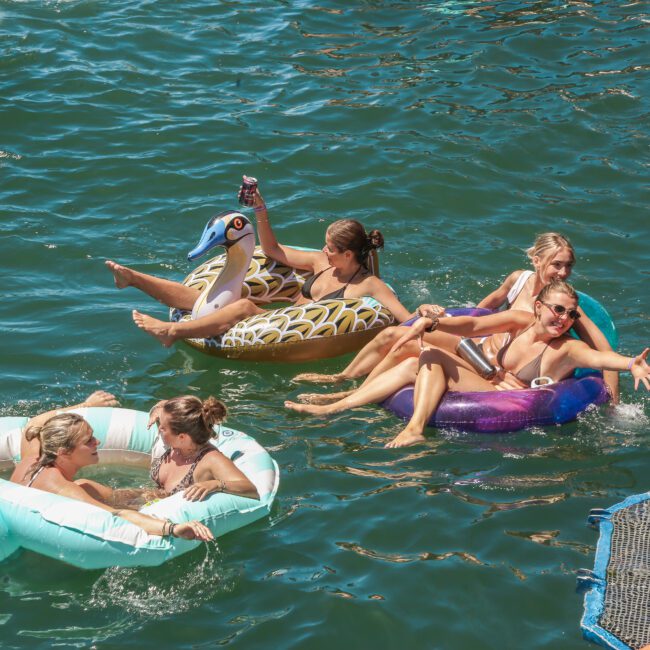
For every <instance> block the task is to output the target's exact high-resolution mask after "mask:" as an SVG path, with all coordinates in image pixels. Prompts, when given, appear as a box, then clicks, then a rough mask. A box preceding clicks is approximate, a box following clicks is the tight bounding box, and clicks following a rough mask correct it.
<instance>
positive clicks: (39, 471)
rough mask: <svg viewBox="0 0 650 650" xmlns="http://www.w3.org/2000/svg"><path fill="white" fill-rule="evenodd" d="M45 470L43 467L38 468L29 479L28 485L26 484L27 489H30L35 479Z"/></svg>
mask: <svg viewBox="0 0 650 650" xmlns="http://www.w3.org/2000/svg"><path fill="white" fill-rule="evenodd" d="M44 469H45V465H43V467H39V468H38V470H37V471H36V473H35V474H34V476H32V478H30V479H29V483H28V484H27V487H32V483H33V482H34V481H35V480H36V477H37V476H38V475H39V474H40V473H41V472H42V471H43V470H44Z"/></svg>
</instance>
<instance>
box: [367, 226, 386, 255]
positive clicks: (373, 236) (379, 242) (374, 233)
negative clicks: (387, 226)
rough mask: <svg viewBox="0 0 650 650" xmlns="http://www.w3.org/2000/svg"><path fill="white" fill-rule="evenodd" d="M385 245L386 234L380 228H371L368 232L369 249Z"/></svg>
mask: <svg viewBox="0 0 650 650" xmlns="http://www.w3.org/2000/svg"><path fill="white" fill-rule="evenodd" d="M383 247H384V236H383V235H382V234H381V232H380V231H379V230H371V231H370V232H369V233H368V250H375V249H377V248H383Z"/></svg>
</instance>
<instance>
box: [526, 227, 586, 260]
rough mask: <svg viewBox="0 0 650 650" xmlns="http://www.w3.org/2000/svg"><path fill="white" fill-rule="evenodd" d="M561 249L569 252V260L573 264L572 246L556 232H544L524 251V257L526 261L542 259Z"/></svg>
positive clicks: (574, 256) (574, 252)
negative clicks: (526, 258)
mask: <svg viewBox="0 0 650 650" xmlns="http://www.w3.org/2000/svg"><path fill="white" fill-rule="evenodd" d="M562 248H566V249H568V250H569V252H570V253H571V258H572V260H573V262H575V261H576V251H575V248H573V244H572V243H571V242H570V241H569V240H568V239H567V238H566V237H563V236H562V235H559V234H558V233H556V232H544V233H542V234H541V235H537V237H536V238H535V243H534V244H533V245H532V246H531V247H530V248H528V249H527V250H526V255H527V256H528V259H529V260H531V261H532V259H533V258H534V257H539V258H544V257H547V256H548V255H550V254H551V253H554V252H557V251H559V250H561V249H562Z"/></svg>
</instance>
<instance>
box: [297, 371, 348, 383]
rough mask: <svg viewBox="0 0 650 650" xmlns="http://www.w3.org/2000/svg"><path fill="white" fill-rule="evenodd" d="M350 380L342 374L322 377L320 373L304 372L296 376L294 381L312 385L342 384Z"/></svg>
mask: <svg viewBox="0 0 650 650" xmlns="http://www.w3.org/2000/svg"><path fill="white" fill-rule="evenodd" d="M348 379H349V378H348V377H346V376H345V375H344V374H343V373H340V372H339V373H337V374H335V375H322V374H321V373H319V372H303V373H301V374H299V375H296V376H295V377H294V378H293V381H306V382H309V383H310V384H340V383H341V382H343V381H347V380H348Z"/></svg>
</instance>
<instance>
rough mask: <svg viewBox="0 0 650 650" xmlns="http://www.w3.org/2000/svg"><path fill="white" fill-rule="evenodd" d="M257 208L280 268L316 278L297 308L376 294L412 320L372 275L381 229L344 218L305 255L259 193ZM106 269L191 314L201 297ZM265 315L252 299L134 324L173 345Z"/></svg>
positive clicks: (136, 315)
mask: <svg viewBox="0 0 650 650" xmlns="http://www.w3.org/2000/svg"><path fill="white" fill-rule="evenodd" d="M253 205H254V208H255V215H256V220H257V233H258V236H259V240H260V243H261V245H262V250H263V251H264V253H265V254H266V255H267V256H268V257H270V258H272V259H274V260H276V261H277V262H279V263H280V264H284V265H286V266H290V267H293V268H295V269H300V270H302V271H306V272H307V273H312V274H313V276H312V278H310V279H309V280H307V282H306V283H305V284H304V286H303V288H302V296H301V297H300V298H299V299H298V301H297V302H296V304H297V305H304V304H307V303H310V302H316V301H319V300H327V299H332V298H360V297H362V296H370V297H372V298H375V299H376V300H378V301H379V302H380V303H382V304H383V305H384V306H385V307H386V308H387V309H388V310H389V311H390V312H392V314H393V316H394V317H395V320H397V321H399V322H401V321H405V320H407V319H408V318H409V317H410V316H411V314H410V313H409V311H408V310H407V309H406V308H405V307H404V306H403V305H402V304H401V303H400V301H399V300H398V299H397V297H396V296H395V294H394V293H393V292H392V291H391V289H390V288H389V287H388V286H387V285H386V284H385V283H384V282H383V281H382V280H380V279H379V278H378V277H376V276H374V275H372V273H370V271H369V270H368V268H367V266H366V263H367V260H368V255H369V253H370V251H372V250H374V249H377V248H381V247H382V246H383V245H384V239H383V237H382V235H381V233H380V232H379V231H378V230H373V231H371V232H370V233H369V234H368V233H366V231H365V229H364V227H363V225H362V224H360V223H359V222H358V221H355V220H353V219H341V220H339V221H335V222H334V223H333V224H332V225H331V226H329V228H328V229H327V231H326V233H325V246H324V247H323V249H322V251H303V250H298V249H296V248H291V247H290V246H284V245H282V244H279V243H278V241H277V239H276V238H275V234H274V233H273V229H272V228H271V224H270V222H269V216H268V212H267V209H266V205H265V203H264V200H263V199H262V196H261V194H260V193H259V191H257V190H256V192H255V195H254V203H253ZM106 265H107V266H108V268H109V269H110V270H111V271H112V272H113V275H114V277H115V286H116V287H117V288H118V289H123V288H125V287H136V288H137V289H140V290H141V291H143V292H144V293H146V294H147V295H149V296H151V297H152V298H155V299H156V300H158V301H160V302H162V303H164V304H165V305H167V306H168V307H174V308H176V309H182V310H186V311H191V310H192V307H193V306H194V303H195V301H196V299H197V298H198V295H199V293H198V292H197V290H196V289H193V288H191V287H187V286H185V285H183V284H181V283H179V282H172V281H170V280H164V279H162V278H158V277H155V276H153V275H147V274H146V273H139V272H138V271H135V270H133V269H131V268H129V267H126V266H122V265H120V264H116V263H115V262H112V261H110V260H109V261H107V262H106ZM263 311H264V310H262V309H261V308H260V307H259V306H258V305H257V304H255V302H253V301H252V300H249V299H248V298H241V299H239V300H237V301H235V302H233V303H231V304H229V305H226V306H225V307H222V308H221V309H219V310H217V311H215V312H214V313H212V314H208V315H207V316H203V317H201V318H198V319H196V320H190V321H183V322H180V323H168V322H165V321H161V320H158V319H156V318H153V317H151V316H148V315H146V314H143V313H141V312H139V311H135V310H134V311H133V320H134V321H135V324H136V325H137V326H138V327H139V328H140V329H143V330H144V331H145V332H147V333H148V334H151V335H152V336H154V337H156V338H157V339H158V340H159V341H160V342H161V343H162V344H163V345H164V346H165V347H169V346H170V345H172V343H174V341H176V340H178V339H184V338H209V337H212V336H218V335H220V334H223V332H225V331H227V330H228V329H230V328H231V327H232V326H233V325H234V324H235V323H238V322H239V321H241V320H243V319H245V318H248V317H249V316H254V315H256V314H261V313H263Z"/></svg>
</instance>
